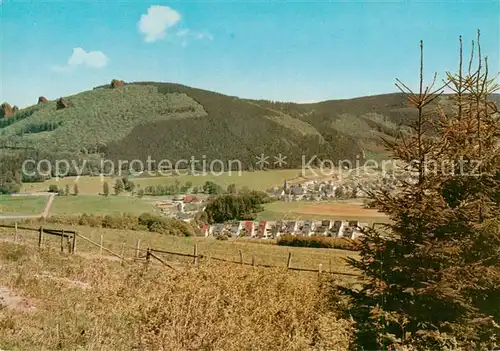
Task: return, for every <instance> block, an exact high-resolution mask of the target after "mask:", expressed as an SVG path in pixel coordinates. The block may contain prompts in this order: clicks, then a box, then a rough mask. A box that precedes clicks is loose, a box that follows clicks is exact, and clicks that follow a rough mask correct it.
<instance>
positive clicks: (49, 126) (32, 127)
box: [20, 122, 62, 135]
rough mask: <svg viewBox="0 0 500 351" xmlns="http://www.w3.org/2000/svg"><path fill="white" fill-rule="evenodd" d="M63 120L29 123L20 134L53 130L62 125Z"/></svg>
mask: <svg viewBox="0 0 500 351" xmlns="http://www.w3.org/2000/svg"><path fill="white" fill-rule="evenodd" d="M61 124H62V123H61V122H44V123H38V124H29V125H27V126H26V127H24V129H23V130H21V132H20V135H23V134H30V133H41V132H51V131H53V130H55V129H57V128H59V126H61Z"/></svg>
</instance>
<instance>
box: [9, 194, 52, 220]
mask: <svg viewBox="0 0 500 351" xmlns="http://www.w3.org/2000/svg"><path fill="white" fill-rule="evenodd" d="M47 199H48V198H47V196H23V197H12V196H8V195H0V215H3V216H5V215H21V214H38V213H41V212H42V211H43V208H44V207H45V204H46V203H47Z"/></svg>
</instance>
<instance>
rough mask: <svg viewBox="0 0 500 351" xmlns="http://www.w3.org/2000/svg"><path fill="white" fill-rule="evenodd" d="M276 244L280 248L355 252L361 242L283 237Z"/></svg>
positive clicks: (314, 237)
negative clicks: (310, 248)
mask: <svg viewBox="0 0 500 351" xmlns="http://www.w3.org/2000/svg"><path fill="white" fill-rule="evenodd" d="M276 244H277V245H280V246H294V247H315V248H325V249H340V250H351V251H357V250H359V248H360V245H361V240H360V239H356V240H352V239H346V238H332V237H327V236H295V235H283V236H280V237H279V238H278V240H277V242H276Z"/></svg>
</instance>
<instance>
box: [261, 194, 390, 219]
mask: <svg viewBox="0 0 500 351" xmlns="http://www.w3.org/2000/svg"><path fill="white" fill-rule="evenodd" d="M259 219H262V220H277V219H291V220H297V219H298V220H304V219H311V220H322V219H332V220H336V219H337V220H351V219H352V220H359V221H361V222H365V223H368V224H372V223H375V222H387V221H388V218H387V217H386V216H385V214H383V213H381V212H378V211H377V210H373V209H366V208H364V207H363V204H362V202H361V201H357V200H348V201H335V202H307V201H293V202H283V201H279V202H273V203H269V204H266V205H265V206H264V211H263V212H261V213H259Z"/></svg>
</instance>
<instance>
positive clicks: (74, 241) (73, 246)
mask: <svg viewBox="0 0 500 351" xmlns="http://www.w3.org/2000/svg"><path fill="white" fill-rule="evenodd" d="M75 251H76V232H75V233H74V234H73V243H72V244H71V253H72V254H74V253H75Z"/></svg>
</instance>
